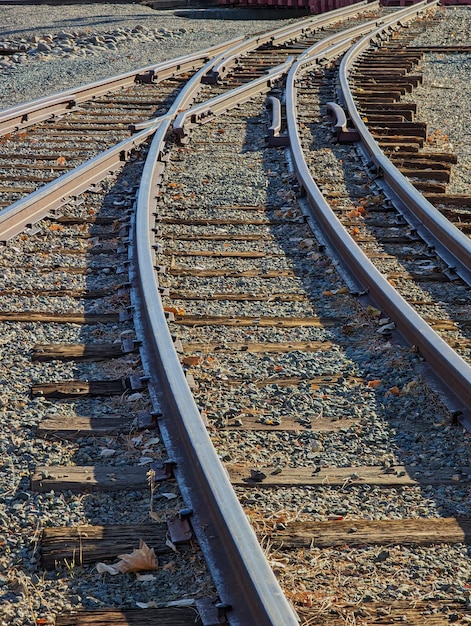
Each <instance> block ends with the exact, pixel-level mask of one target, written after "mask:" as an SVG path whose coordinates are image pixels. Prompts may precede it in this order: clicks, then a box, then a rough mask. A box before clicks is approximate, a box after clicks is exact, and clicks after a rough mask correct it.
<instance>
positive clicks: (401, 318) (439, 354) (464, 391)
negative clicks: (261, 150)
mask: <svg viewBox="0 0 471 626" xmlns="http://www.w3.org/2000/svg"><path fill="white" fill-rule="evenodd" d="M424 6H426V2H423V3H420V4H416V5H413V6H412V7H409V8H407V9H404V10H402V11H399V12H398V13H397V14H396V15H395V20H396V21H398V20H400V21H404V20H408V19H413V16H414V14H418V13H420V12H421V11H422V10H423V8H424ZM306 56H307V58H304V59H299V60H298V61H297V62H296V63H295V64H294V65H293V67H292V68H291V70H290V72H289V74H288V78H287V87H286V115H287V125H288V134H289V136H290V150H291V154H292V158H293V164H294V168H295V170H296V174H297V177H298V179H299V181H300V183H301V185H302V187H303V189H304V190H305V192H306V195H307V198H308V200H309V207H310V208H309V211H310V215H311V217H312V218H313V219H314V220H315V221H316V223H318V224H319V225H320V227H321V229H322V230H323V232H324V234H325V236H326V239H327V240H328V241H329V242H330V244H331V245H332V247H333V249H334V250H336V251H337V253H338V254H339V257H340V259H341V261H342V264H343V266H344V268H345V270H346V271H347V272H348V273H349V274H350V275H352V274H353V276H354V278H355V280H359V281H360V282H361V283H362V285H363V287H364V288H365V289H366V290H367V291H368V292H369V293H370V295H371V296H372V298H373V299H374V300H375V301H376V303H377V305H378V306H379V307H380V308H381V309H382V310H383V311H384V312H385V313H386V315H388V316H389V317H391V319H393V320H394V321H395V323H396V325H397V327H398V329H399V331H400V332H401V333H402V334H403V336H404V337H405V338H406V339H407V340H408V341H409V342H411V343H412V344H413V345H416V346H417V347H418V348H419V350H420V352H421V354H422V355H423V356H424V358H425V359H426V360H427V361H428V363H429V364H430V365H431V366H432V368H433V369H434V370H435V372H436V373H437V375H438V376H439V377H440V378H441V379H442V380H443V382H444V383H445V385H446V386H447V387H448V388H449V389H450V390H451V391H452V392H453V393H454V394H455V396H456V398H457V399H458V400H459V402H460V403H461V404H462V405H464V406H467V407H469V406H471V367H470V366H469V365H468V364H467V363H466V362H465V361H464V360H463V359H462V358H461V357H460V356H459V355H458V354H457V353H456V352H455V351H454V350H453V349H452V348H450V346H449V345H448V344H447V343H446V342H445V341H443V339H442V338H441V337H440V336H439V335H438V334H437V333H436V332H435V331H434V330H433V329H432V328H431V327H430V326H429V325H428V324H427V323H426V322H425V321H424V320H423V319H422V318H421V317H420V315H418V313H417V312H416V311H415V309H413V308H412V307H411V306H410V305H409V304H408V303H407V302H406V301H405V300H404V299H403V298H402V296H400V295H399V294H398V292H397V291H396V290H395V289H394V288H393V287H392V286H391V285H390V284H389V282H388V281H387V279H386V278H385V277H384V276H383V274H381V273H380V272H379V271H378V270H377V269H376V267H375V266H374V265H373V263H372V262H371V261H370V260H369V259H368V257H367V256H366V255H365V254H364V253H363V251H362V250H361V249H360V247H359V246H358V244H357V243H356V242H355V241H354V239H353V238H352V237H351V236H350V235H349V234H348V233H347V231H346V230H345V229H344V227H343V226H342V224H341V222H340V220H339V219H338V218H337V216H336V215H335V213H334V212H333V211H332V209H331V208H330V206H329V204H328V203H327V202H326V200H325V199H324V197H323V195H322V193H321V191H320V189H319V187H318V186H317V185H316V183H315V181H314V180H313V177H312V175H311V173H310V171H309V168H308V166H307V163H306V161H305V158H304V155H303V152H302V148H301V147H300V136H299V131H298V128H297V111H296V87H295V81H296V77H297V76H298V75H299V73H301V71H302V70H304V69H305V68H306V67H308V66H309V63H312V61H313V59H312V58H309V57H308V55H306Z"/></svg>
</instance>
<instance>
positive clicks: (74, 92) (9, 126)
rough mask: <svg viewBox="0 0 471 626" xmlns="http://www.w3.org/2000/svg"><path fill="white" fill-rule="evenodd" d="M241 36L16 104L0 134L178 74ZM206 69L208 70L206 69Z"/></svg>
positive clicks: (0, 118)
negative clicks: (130, 87)
mask: <svg viewBox="0 0 471 626" xmlns="http://www.w3.org/2000/svg"><path fill="white" fill-rule="evenodd" d="M243 40H244V37H242V36H240V37H236V38H235V39H231V40H230V41H226V42H224V43H221V44H217V45H216V46H213V47H211V48H207V49H206V50H201V51H199V52H194V53H192V54H189V55H186V56H182V57H178V58H176V59H171V60H170V61H163V62H162V63H157V64H156V65H149V66H146V67H143V68H141V69H138V70H135V71H132V72H127V73H125V74H120V75H119V76H113V77H112V78H107V79H104V80H101V81H97V82H94V83H89V84H88V85H84V86H82V87H78V88H75V89H68V90H66V91H62V92H60V93H57V94H53V95H51V96H45V97H43V98H38V99H37V100H34V101H32V102H28V103H26V104H19V105H16V106H13V107H11V108H9V109H5V110H4V111H2V112H1V113H0V135H4V134H6V133H8V132H11V131H15V130H19V129H20V128H25V127H26V126H31V125H32V124H37V123H38V122H42V121H44V120H46V119H48V118H50V117H52V116H53V115H58V114H61V113H63V112H65V111H67V110H70V109H73V108H74V107H75V106H77V105H78V104H79V103H80V102H85V101H86V100H90V99H91V98H96V97H98V96H100V95H103V94H105V93H108V92H110V91H116V90H117V89H121V88H123V87H127V86H129V85H132V84H134V83H136V82H157V81H161V80H164V79H166V78H170V77H172V76H175V75H177V74H183V73H185V72H189V71H192V70H195V69H196V68H198V67H201V66H202V65H205V64H206V63H207V62H208V61H209V60H210V59H212V58H214V57H218V58H219V55H220V54H221V53H223V52H225V51H227V50H228V49H232V48H233V47H234V45H236V44H237V43H239V44H240V42H242V41H243ZM206 71H208V70H206Z"/></svg>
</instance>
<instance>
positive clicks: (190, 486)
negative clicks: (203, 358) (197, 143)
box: [131, 120, 298, 626]
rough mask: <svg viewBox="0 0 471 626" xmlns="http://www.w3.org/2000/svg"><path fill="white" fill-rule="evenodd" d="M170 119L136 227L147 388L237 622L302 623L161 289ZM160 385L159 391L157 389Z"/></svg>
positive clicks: (157, 144) (161, 132)
mask: <svg viewBox="0 0 471 626" xmlns="http://www.w3.org/2000/svg"><path fill="white" fill-rule="evenodd" d="M169 125H170V120H166V121H165V122H164V123H163V124H162V125H161V126H160V127H159V129H158V130H157V132H156V133H155V136H154V138H153V140H152V144H151V147H150V150H149V154H148V157H147V160H146V164H145V167H144V172H143V176H142V180H141V187H140V189H139V195H138V199H137V206H136V216H135V220H136V221H135V227H134V229H133V237H132V240H133V249H134V250H133V252H132V253H131V267H132V275H133V281H132V283H133V285H134V287H133V289H132V302H133V306H134V320H135V325H136V330H137V333H138V337H139V338H140V339H141V348H140V351H141V358H142V362H143V365H144V368H145V370H146V373H147V375H148V377H149V383H150V384H149V390H150V393H151V395H152V396H153V399H154V401H155V403H156V405H157V406H160V407H162V409H163V412H164V418H162V419H161V420H160V422H159V426H160V429H161V432H162V435H163V437H164V441H165V444H166V447H167V449H168V450H169V451H170V455H171V458H172V462H173V463H175V470H174V471H175V474H176V476H177V479H178V482H179V486H180V489H181V491H182V493H183V494H184V497H185V502H186V503H188V504H189V506H190V507H191V511H192V525H193V529H194V531H195V534H196V536H197V538H198V541H199V543H200V545H201V546H202V548H203V551H204V554H205V557H206V560H207V562H208V565H209V567H210V570H211V572H212V574H213V577H214V580H215V583H216V586H217V588H218V592H219V594H220V596H221V600H222V601H223V603H224V606H226V607H230V623H231V624H232V625H233V626H237V625H240V626H247V625H248V624H257V626H275V625H278V626H297V625H298V619H297V616H296V615H295V614H294V613H293V611H292V609H291V606H290V605H289V603H288V602H287V600H286V598H285V597H284V595H283V592H282V591H281V588H280V587H279V584H278V581H277V580H276V578H275V576H274V574H273V572H272V570H271V568H270V567H269V565H268V563H267V561H266V559H265V556H264V554H263V552H262V550H261V547H260V544H259V542H258V540H257V537H256V535H255V533H254V531H253V529H252V527H251V526H250V524H249V522H248V520H247V517H246V515H245V513H244V511H243V509H242V507H241V506H240V504H239V501H238V500H237V497H236V495H235V493H234V491H233V489H232V486H231V484H230V481H229V478H228V476H227V474H226V472H225V470H224V468H223V466H222V464H221V462H220V460H219V458H218V456H217V454H216V452H215V450H214V448H213V446H212V443H211V440H210V438H209V435H208V433H207V431H206V426H205V425H204V423H203V420H202V418H201V414H200V412H199V410H198V407H197V406H196V404H195V401H194V399H193V396H192V394H191V391H190V389H189V386H188V383H187V381H186V378H185V375H184V373H183V370H182V367H181V365H180V362H179V359H178V356H177V353H176V350H175V347H174V344H173V340H172V337H171V335H170V332H169V329H168V326H167V321H166V318H165V313H164V309H163V305H162V301H161V299H160V295H159V279H158V271H157V269H156V268H155V267H154V265H155V261H154V253H153V246H154V244H155V241H154V232H153V228H154V217H153V213H154V211H155V209H156V200H155V197H156V193H155V190H156V187H157V186H158V184H159V182H160V177H161V171H160V168H159V163H161V159H162V157H163V155H164V150H165V136H166V133H167V131H168V128H169ZM157 390H159V393H158V392H157Z"/></svg>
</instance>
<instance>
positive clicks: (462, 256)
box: [339, 0, 471, 271]
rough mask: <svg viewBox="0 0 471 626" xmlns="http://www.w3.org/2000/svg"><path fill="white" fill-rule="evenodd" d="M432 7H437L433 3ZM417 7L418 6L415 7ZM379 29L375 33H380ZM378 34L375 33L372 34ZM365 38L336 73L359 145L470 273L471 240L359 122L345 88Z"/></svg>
mask: <svg viewBox="0 0 471 626" xmlns="http://www.w3.org/2000/svg"><path fill="white" fill-rule="evenodd" d="M431 4H436V0H433V2H432V3H431ZM415 6H418V5H415ZM379 30H380V29H378V31H379ZM375 34H377V33H375ZM369 43H370V40H369V38H368V37H365V38H363V39H361V40H360V41H359V42H358V43H357V44H355V45H354V46H353V47H352V49H351V50H349V52H348V53H347V54H346V55H345V57H344V58H343V59H342V63H341V65H340V70H339V78H340V87H341V90H342V97H343V99H344V102H345V106H346V107H347V110H348V114H349V116H350V119H351V121H352V123H353V125H354V126H355V128H356V129H357V131H358V133H359V134H360V137H361V141H362V144H363V146H364V148H365V150H366V152H367V154H368V156H369V157H370V158H371V160H372V161H373V163H374V165H375V166H376V168H377V169H378V172H380V174H381V176H382V178H383V180H384V182H385V183H386V184H387V185H388V187H389V188H390V189H391V190H392V191H393V192H394V194H395V195H396V196H397V198H399V200H400V201H401V202H403V203H404V204H405V205H406V206H407V207H408V208H409V209H410V210H411V211H412V213H413V214H414V215H415V217H416V218H417V219H418V220H419V221H420V222H421V223H422V224H423V225H424V226H425V228H426V229H427V230H428V231H429V233H431V235H432V236H433V237H434V238H435V239H437V240H438V241H439V242H440V243H441V244H442V245H444V246H445V247H446V248H447V251H448V252H449V253H450V255H451V256H452V257H454V258H455V259H456V261H457V262H458V263H461V264H462V265H463V267H464V268H465V270H467V271H469V270H470V269H471V263H470V260H471V240H470V239H469V237H468V236H467V235H465V234H464V233H463V232H462V231H460V230H459V229H458V228H457V227H456V226H454V225H453V224H452V223H451V222H450V221H449V220H448V219H447V218H446V217H445V216H444V215H442V214H441V213H440V211H438V210H437V209H436V208H435V207H434V206H433V205H432V204H431V203H430V202H429V201H428V200H427V199H426V198H424V196H423V195H422V194H421V193H420V192H419V191H418V190H417V189H416V188H415V187H414V186H413V185H412V183H410V182H409V181H408V180H407V178H406V177H405V176H404V175H403V174H401V172H399V170H398V169H397V168H396V166H395V165H394V164H393V163H391V161H390V160H389V159H388V158H387V156H386V155H385V154H384V152H383V151H382V150H381V148H380V147H379V145H378V144H377V142H376V141H375V140H374V138H373V137H372V135H371V133H370V132H369V130H368V128H367V127H366V125H365V123H364V122H363V120H362V119H361V117H360V115H359V113H358V111H357V108H356V105H355V103H354V100H353V95H352V92H351V90H350V86H349V84H348V78H349V72H350V70H351V68H352V66H353V64H354V63H355V61H356V60H357V58H358V56H359V55H360V54H361V53H362V52H363V51H364V50H365V49H366V48H367V47H368V46H369Z"/></svg>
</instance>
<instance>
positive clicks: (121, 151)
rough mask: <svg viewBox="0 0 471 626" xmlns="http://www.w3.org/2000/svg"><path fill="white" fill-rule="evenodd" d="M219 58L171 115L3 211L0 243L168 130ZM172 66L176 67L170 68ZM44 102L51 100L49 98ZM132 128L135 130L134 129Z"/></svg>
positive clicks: (179, 100) (197, 76)
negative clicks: (156, 133)
mask: <svg viewBox="0 0 471 626" xmlns="http://www.w3.org/2000/svg"><path fill="white" fill-rule="evenodd" d="M231 46H232V42H231ZM223 47H224V46H223ZM220 54H222V53H220ZM219 58H220V55H218V56H216V57H215V58H214V59H212V60H210V61H209V62H207V63H206V64H205V65H203V67H202V68H200V70H199V71H198V72H197V73H196V74H195V75H194V76H193V77H192V78H191V79H190V80H189V81H188V82H187V84H186V85H185V87H184V88H183V89H182V91H181V92H180V94H179V96H178V97H177V99H176V100H175V101H174V102H173V103H172V106H171V107H170V108H169V110H168V111H167V113H165V114H164V115H162V116H160V117H156V118H152V119H151V120H149V121H148V122H144V123H143V124H142V127H141V128H140V129H139V132H137V133H136V134H134V135H133V136H132V137H129V138H128V139H125V140H123V141H121V142H120V143H118V144H116V145H115V146H113V147H112V148H109V149H108V150H106V151H105V152H103V153H102V154H99V155H97V156H96V157H94V158H93V159H90V160H88V161H86V162H85V163H83V164H82V165H80V166H79V167H77V168H75V169H73V170H71V171H70V172H67V173H65V174H63V175H62V176H59V177H58V178H57V179H55V180H54V181H52V182H50V183H48V184H46V185H44V186H43V187H41V188H40V189H37V190H36V191H34V192H33V193H31V194H29V195H27V196H25V197H24V198H21V199H20V200H17V201H16V202H14V203H13V204H11V205H10V206H9V207H6V208H5V209H3V210H1V211H0V241H7V240H8V239H11V238H12V237H14V236H15V235H17V234H18V233H20V232H21V231H22V230H24V228H25V227H26V226H28V225H30V224H32V223H34V222H37V221H38V220H40V219H41V218H43V217H44V216H45V215H47V213H49V212H50V211H52V210H54V209H57V208H59V207H60V206H62V205H63V204H65V203H66V202H67V201H68V200H69V199H70V198H71V197H73V196H75V195H78V194H79V193H81V192H83V191H85V190H86V189H87V188H88V187H89V186H90V185H92V184H93V183H95V182H97V181H99V180H102V179H103V178H104V177H105V176H107V175H108V174H109V173H111V172H112V171H114V170H116V168H118V167H119V166H120V165H122V163H123V161H125V160H126V155H128V154H130V153H131V152H132V150H133V149H135V148H136V147H137V146H138V145H140V144H141V143H143V142H144V141H145V140H146V139H147V138H148V137H149V136H151V135H152V134H153V133H154V132H155V130H156V129H157V128H158V127H159V126H160V125H162V124H163V125H164V126H165V128H168V124H169V123H170V120H171V119H173V118H174V117H175V115H176V114H177V112H178V110H179V108H181V107H184V106H187V105H188V104H189V102H190V101H191V99H192V98H193V97H194V95H195V92H196V90H197V89H198V88H199V87H200V86H201V78H202V76H203V75H204V73H205V72H207V71H208V69H209V68H211V67H212V65H213V64H214V63H215V62H216V61H217V60H218V59H219ZM164 65H167V64H164ZM169 67H174V66H172V65H169ZM115 78H116V80H121V78H122V77H115ZM110 82H114V79H110V80H109V81H105V83H107V84H109V83H110ZM99 85H100V88H101V87H102V86H103V83H99ZM44 100H45V101H48V99H47V98H45V99H44ZM136 126H137V125H136ZM131 128H133V127H132V126H131Z"/></svg>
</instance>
